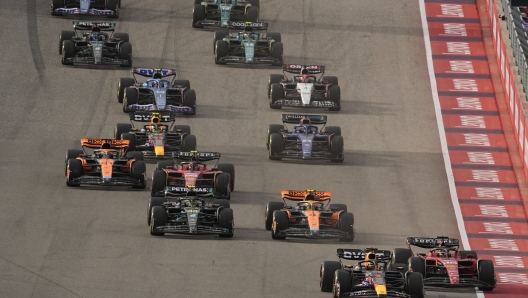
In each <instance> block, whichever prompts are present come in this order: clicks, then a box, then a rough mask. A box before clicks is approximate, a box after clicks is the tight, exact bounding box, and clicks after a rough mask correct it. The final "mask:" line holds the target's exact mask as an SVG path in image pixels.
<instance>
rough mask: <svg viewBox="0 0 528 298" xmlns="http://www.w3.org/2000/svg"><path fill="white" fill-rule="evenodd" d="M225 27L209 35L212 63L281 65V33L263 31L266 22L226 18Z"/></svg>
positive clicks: (265, 27) (266, 27)
mask: <svg viewBox="0 0 528 298" xmlns="http://www.w3.org/2000/svg"><path fill="white" fill-rule="evenodd" d="M229 29H237V30H240V29H243V30H244V31H230V30H229ZM229 29H220V30H217V31H216V32H215V34H214V36H213V41H214V53H215V63H216V64H226V63H246V64H272V65H275V66H280V65H282V52H283V46H282V42H281V35H280V33H276V32H269V33H267V31H266V30H267V29H268V23H263V22H255V23H251V22H247V23H244V22H230V23H229Z"/></svg>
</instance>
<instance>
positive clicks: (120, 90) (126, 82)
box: [117, 78, 136, 132]
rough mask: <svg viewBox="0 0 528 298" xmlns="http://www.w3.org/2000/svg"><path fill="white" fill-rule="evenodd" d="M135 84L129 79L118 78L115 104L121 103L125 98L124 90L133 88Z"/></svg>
mask: <svg viewBox="0 0 528 298" xmlns="http://www.w3.org/2000/svg"><path fill="white" fill-rule="evenodd" d="M135 83H136V81H135V80H134V79H131V78H120V79H119V83H118V84H117V102H119V103H123V98H124V97H125V88H127V87H130V86H133V85H134V84H135ZM129 125H130V124H129ZM130 126H132V125H130ZM129 131H130V130H129ZM127 132H128V131H127Z"/></svg>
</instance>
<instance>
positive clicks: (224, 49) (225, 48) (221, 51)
mask: <svg viewBox="0 0 528 298" xmlns="http://www.w3.org/2000/svg"><path fill="white" fill-rule="evenodd" d="M215 48H216V49H215V63H216V64H226V63H225V62H222V61H220V58H223V57H227V56H228V55H229V45H228V44H227V41H225V40H217V41H216V45H215Z"/></svg>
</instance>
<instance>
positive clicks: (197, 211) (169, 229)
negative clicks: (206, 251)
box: [148, 187, 234, 238]
mask: <svg viewBox="0 0 528 298" xmlns="http://www.w3.org/2000/svg"><path fill="white" fill-rule="evenodd" d="M189 189H190V190H191V191H189V192H188V193H187V196H185V197H178V198H158V197H153V198H150V200H149V218H148V223H149V225H150V234H151V235H153V236H163V235H164V234H165V233H173V234H194V235H196V234H218V236H220V237H225V238H231V237H233V232H234V221H233V210H232V209H231V208H229V205H230V204H229V201H227V200H223V199H204V198H201V197H198V196H196V193H193V192H192V189H193V188H192V187H190V188H189Z"/></svg>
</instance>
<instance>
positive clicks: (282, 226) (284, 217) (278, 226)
mask: <svg viewBox="0 0 528 298" xmlns="http://www.w3.org/2000/svg"><path fill="white" fill-rule="evenodd" d="M289 226H290V220H289V219H288V213H286V211H281V210H275V211H273V224H272V227H271V238H273V239H275V240H284V239H286V236H279V235H276V233H277V232H280V231H284V230H286V229H287V228H288V227H289Z"/></svg>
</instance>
